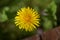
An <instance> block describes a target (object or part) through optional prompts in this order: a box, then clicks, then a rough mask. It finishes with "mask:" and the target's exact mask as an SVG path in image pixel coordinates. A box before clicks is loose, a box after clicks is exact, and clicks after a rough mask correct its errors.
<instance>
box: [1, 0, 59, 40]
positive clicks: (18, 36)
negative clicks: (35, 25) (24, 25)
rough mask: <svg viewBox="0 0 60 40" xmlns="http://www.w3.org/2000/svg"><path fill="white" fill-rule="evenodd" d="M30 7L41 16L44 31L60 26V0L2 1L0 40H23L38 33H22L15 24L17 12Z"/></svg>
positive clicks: (41, 26)
mask: <svg viewBox="0 0 60 40" xmlns="http://www.w3.org/2000/svg"><path fill="white" fill-rule="evenodd" d="M28 6H29V7H31V8H33V9H35V10H36V11H38V13H39V14H40V16H41V18H40V19H41V22H40V23H41V25H40V27H39V28H41V29H42V30H43V31H48V30H50V29H52V28H55V27H56V26H59V25H60V18H59V16H60V14H59V13H60V12H59V10H60V0H0V40H22V39H23V38H25V37H28V36H31V35H34V34H35V33H36V31H37V30H34V31H33V32H26V31H24V30H23V31H22V30H20V29H19V28H18V27H16V26H15V24H14V17H15V16H16V12H17V11H18V10H19V9H20V8H22V7H28Z"/></svg>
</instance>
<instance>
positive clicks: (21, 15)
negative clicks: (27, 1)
mask: <svg viewBox="0 0 60 40" xmlns="http://www.w3.org/2000/svg"><path fill="white" fill-rule="evenodd" d="M39 18H40V15H39V14H38V12H37V11H35V10H34V9H32V8H29V7H27V8H21V10H19V11H18V12H17V16H16V17H15V24H16V26H18V27H19V29H23V30H25V31H33V30H34V29H36V27H39V24H40V23H39V21H40V19H39Z"/></svg>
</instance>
